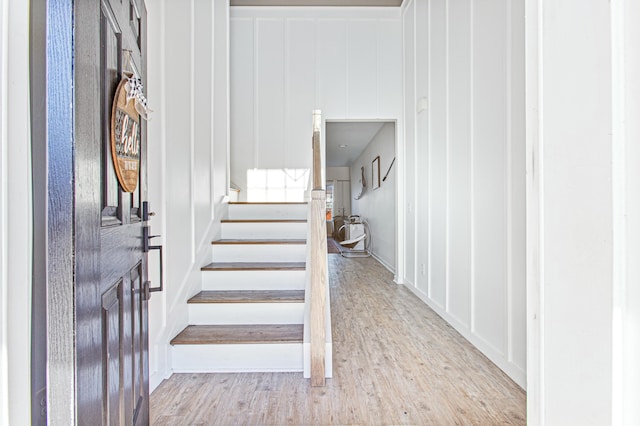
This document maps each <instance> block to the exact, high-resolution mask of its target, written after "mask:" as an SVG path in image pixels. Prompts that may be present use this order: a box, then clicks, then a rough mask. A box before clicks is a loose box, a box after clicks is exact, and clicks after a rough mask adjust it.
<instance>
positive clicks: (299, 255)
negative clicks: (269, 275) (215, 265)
mask: <svg viewBox="0 0 640 426" xmlns="http://www.w3.org/2000/svg"><path fill="white" fill-rule="evenodd" d="M306 257H307V247H306V244H213V259H214V260H215V261H216V262H304V261H306Z"/></svg>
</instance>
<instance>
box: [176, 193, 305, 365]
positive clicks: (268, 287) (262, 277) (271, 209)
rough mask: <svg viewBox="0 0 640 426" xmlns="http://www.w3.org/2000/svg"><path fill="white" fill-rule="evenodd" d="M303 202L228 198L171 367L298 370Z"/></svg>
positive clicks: (302, 289)
mask: <svg viewBox="0 0 640 426" xmlns="http://www.w3.org/2000/svg"><path fill="white" fill-rule="evenodd" d="M306 219H307V204H306V203H230V204H229V214H228V219H225V220H223V221H222V223H221V236H220V239H218V240H216V241H213V242H212V248H213V260H214V262H213V263H211V264H209V265H206V266H205V267H203V268H202V272H201V273H202V291H200V292H199V293H198V294H195V295H194V296H193V297H191V298H190V299H189V301H188V312H189V325H188V326H187V327H186V328H185V329H184V330H183V331H182V332H180V333H179V334H178V335H177V336H176V337H175V338H174V339H173V340H172V341H171V344H172V345H173V348H172V358H173V370H174V371H175V372H245V371H300V372H302V371H303V368H304V365H303V364H304V362H303V358H304V349H303V333H304V326H303V323H304V315H305V314H304V310H305V306H304V303H305V264H306V256H307V247H306V235H307V220H306Z"/></svg>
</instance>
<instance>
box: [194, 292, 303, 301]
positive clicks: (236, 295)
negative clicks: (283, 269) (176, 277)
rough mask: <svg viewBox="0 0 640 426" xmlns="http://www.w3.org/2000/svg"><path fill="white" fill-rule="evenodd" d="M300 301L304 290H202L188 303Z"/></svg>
mask: <svg viewBox="0 0 640 426" xmlns="http://www.w3.org/2000/svg"><path fill="white" fill-rule="evenodd" d="M272 302H276V303H300V302H304V290H219V291H201V292H200V293H198V294H196V295H195V296H193V297H192V298H191V299H189V301H188V302H187V303H272Z"/></svg>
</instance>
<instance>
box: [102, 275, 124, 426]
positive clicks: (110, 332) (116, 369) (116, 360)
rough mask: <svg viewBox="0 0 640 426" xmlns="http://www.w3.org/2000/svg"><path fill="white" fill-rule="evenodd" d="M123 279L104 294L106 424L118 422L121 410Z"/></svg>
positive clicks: (103, 354) (103, 353)
mask: <svg viewBox="0 0 640 426" xmlns="http://www.w3.org/2000/svg"><path fill="white" fill-rule="evenodd" d="M121 289H122V281H119V282H118V283H116V284H114V285H113V286H112V287H111V288H110V289H109V290H108V291H106V292H105V293H104V294H103V295H102V330H103V334H102V337H103V341H102V366H103V370H104V372H103V389H104V407H103V409H104V416H103V419H104V424H107V425H112V424H118V423H120V421H121V412H120V297H119V294H120V292H121Z"/></svg>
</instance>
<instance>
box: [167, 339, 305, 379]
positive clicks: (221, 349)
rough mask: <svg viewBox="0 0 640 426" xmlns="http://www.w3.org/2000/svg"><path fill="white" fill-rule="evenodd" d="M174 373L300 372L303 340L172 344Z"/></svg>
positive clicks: (301, 368)
mask: <svg viewBox="0 0 640 426" xmlns="http://www.w3.org/2000/svg"><path fill="white" fill-rule="evenodd" d="M171 355H172V359H173V371H174V372H175V373H225V372H226V373H228V372H261V371H265V372H269V371H276V372H279V371H303V349H302V343H286V344H269V343H265V344H246V345H175V346H173V347H172V354H171Z"/></svg>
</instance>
